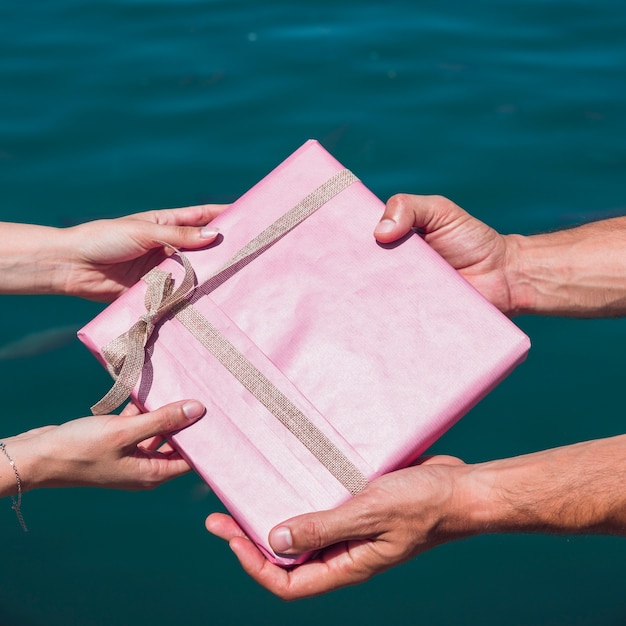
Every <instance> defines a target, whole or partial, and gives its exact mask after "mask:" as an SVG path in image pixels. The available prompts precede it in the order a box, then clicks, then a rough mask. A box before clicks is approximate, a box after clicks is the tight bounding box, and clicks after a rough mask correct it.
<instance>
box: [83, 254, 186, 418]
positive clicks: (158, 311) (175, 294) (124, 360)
mask: <svg viewBox="0 0 626 626" xmlns="http://www.w3.org/2000/svg"><path fill="white" fill-rule="evenodd" d="M159 243H163V242H159ZM163 245H165V246H168V247H170V248H172V246H170V245H169V244H166V243H163ZM173 249H174V250H175V251H176V252H177V253H178V256H179V258H180V260H181V261H182V264H183V267H184V269H185V274H184V276H183V280H182V281H181V283H180V285H179V286H178V287H177V288H176V290H174V281H173V279H172V275H171V274H170V273H169V272H164V271H163V270H160V269H159V268H158V267H155V268H153V269H151V270H150V271H149V272H148V273H147V274H146V275H145V276H143V278H142V280H143V281H144V282H145V283H146V284H147V285H148V288H147V290H146V295H145V298H144V302H145V305H146V312H145V313H144V314H143V315H142V316H141V317H140V318H139V319H138V320H137V321H136V322H135V323H134V324H133V325H132V326H131V327H130V328H129V329H128V330H127V331H126V332H125V333H123V334H121V335H120V336H119V337H116V338H115V339H113V340H112V341H111V342H109V343H108V344H107V345H106V346H105V347H104V348H103V350H102V354H103V356H104V358H105V359H106V361H107V367H108V370H109V373H110V374H111V376H113V378H114V379H115V382H114V384H113V386H112V387H111V389H109V391H108V392H107V394H106V395H105V396H104V397H103V398H102V399H101V400H100V401H99V402H96V404H94V405H93V406H92V407H91V412H92V413H93V414H94V415H106V414H107V413H111V412H112V411H114V410H115V409H117V407H119V406H120V405H121V404H122V403H123V402H124V401H125V400H126V399H127V398H128V397H129V396H130V394H131V391H132V390H133V388H134V387H135V385H136V384H137V381H138V380H139V376H140V375H141V371H142V369H143V366H144V362H145V358H146V356H145V355H146V352H145V347H146V344H147V343H148V340H149V339H150V336H151V335H152V333H153V331H154V329H155V327H156V325H157V324H158V322H159V320H161V319H162V318H163V317H164V316H165V315H167V314H168V313H170V311H172V309H173V308H174V307H175V306H177V305H178V304H180V303H181V302H183V300H184V299H185V296H187V295H188V294H189V293H190V292H191V291H192V290H193V289H194V288H195V273H194V271H193V267H192V266H191V263H190V262H189V260H188V259H187V257H186V256H185V255H184V254H182V253H181V252H180V251H178V250H176V248H173Z"/></svg>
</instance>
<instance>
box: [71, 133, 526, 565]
mask: <svg viewBox="0 0 626 626" xmlns="http://www.w3.org/2000/svg"><path fill="white" fill-rule="evenodd" d="M342 167H343V166H342V165H341V164H340V163H338V162H337V161H336V160H335V159H334V158H333V157H332V156H331V155H330V154H328V153H327V152H326V151H325V150H324V149H323V148H322V147H321V146H320V145H319V144H318V143H317V142H315V141H308V142H307V143H305V144H304V145H303V146H302V147H301V148H299V149H298V150H297V151H296V152H294V153H293V154H292V155H291V156H290V157H289V158H287V159H286V160H285V161H284V162H283V163H282V164H280V165H279V166H278V167H277V168H276V169H275V170H274V171H273V172H271V173H270V174H269V175H268V176H266V177H265V178H264V179H263V180H262V181H261V182H259V183H258V184H257V185H255V186H254V187H253V188H252V189H251V190H250V191H249V192H247V193H246V194H245V195H244V196H242V197H241V198H240V199H239V200H238V201H237V202H235V203H234V204H233V205H232V206H231V207H230V208H229V209H228V210H227V211H226V212H225V213H224V214H222V215H220V216H219V217H218V218H217V219H216V220H214V222H213V225H215V226H217V227H219V229H220V232H221V233H222V234H223V237H222V238H221V240H220V241H219V242H218V243H216V244H214V245H211V246H210V247H208V248H206V249H204V250H197V251H188V252H185V254H186V256H187V257H188V259H189V261H190V262H191V264H192V265H193V268H194V270H195V273H196V276H197V281H198V283H202V282H203V281H204V280H206V278H207V277H208V276H210V275H211V274H212V273H213V272H215V271H216V270H217V269H218V268H219V267H221V266H222V264H224V263H225V262H226V261H227V260H228V259H229V258H230V257H232V256H233V255H234V254H235V253H236V252H237V251H238V250H239V249H241V248H242V247H243V246H244V245H245V244H246V243H248V242H249V241H250V240H251V239H253V238H254V237H255V236H256V235H258V234H259V233H260V232H261V231H262V230H263V229H265V228H266V227H267V226H269V225H270V224H271V223H273V222H274V221H275V220H276V219H278V218H279V217H281V216H282V215H283V214H284V213H286V212H287V211H288V210H289V209H291V208H292V207H293V206H294V205H296V204H297V203H298V202H299V201H301V200H302V198H303V197H304V196H306V195H307V194H309V193H310V192H311V191H313V190H314V189H315V188H316V187H318V186H319V185H321V184H322V183H324V182H325V181H326V180H327V179H328V178H329V177H331V176H332V175H333V174H335V173H336V172H337V171H339V170H341V169H342ZM383 208H384V207H383V203H382V202H381V201H380V200H379V199H378V198H376V197H375V196H374V195H373V194H372V193H371V192H370V191H369V190H368V189H367V188H366V187H365V186H364V185H363V184H362V183H360V182H356V183H353V184H352V185H350V186H349V187H348V188H347V189H346V190H344V191H342V192H341V193H339V194H338V195H337V196H335V197H334V198H333V199H331V200H329V201H328V202H327V203H326V204H324V205H323V206H322V207H321V208H320V209H319V210H318V211H316V212H315V213H314V214H313V215H311V216H310V217H308V218H307V219H306V220H305V221H304V222H302V223H301V224H300V225H298V226H296V227H295V228H294V230H292V231H291V232H289V233H288V234H287V235H286V236H284V237H283V238H282V239H280V240H279V241H277V242H276V243H275V244H274V245H273V246H271V247H270V248H269V249H267V250H266V251H264V252H263V253H262V254H261V255H260V256H258V258H255V259H254V261H252V262H251V263H250V264H249V265H247V266H245V267H244V268H243V269H241V270H240V271H239V272H238V273H236V274H235V275H234V276H233V277H232V278H230V279H228V280H227V281H226V282H224V283H223V284H221V285H220V286H219V287H218V288H217V289H215V290H214V291H213V292H212V293H211V294H210V295H204V296H202V297H201V298H200V299H199V300H198V301H197V302H195V303H194V306H195V308H196V309H197V310H198V311H200V313H201V314H202V315H203V316H204V317H206V318H207V319H208V320H210V321H211V323H212V324H213V325H215V326H216V327H217V328H218V329H219V330H220V331H221V332H222V333H223V335H224V336H226V337H227V338H228V340H229V341H230V342H231V343H233V344H234V345H235V346H236V347H237V349H238V350H239V351H240V352H242V353H243V354H244V355H245V356H246V357H247V358H248V359H249V361H250V362H251V363H253V364H254V365H255V367H257V368H258V369H259V370H260V371H261V372H263V374H264V375H265V376H266V377H267V378H268V379H269V380H270V381H271V382H272V383H273V384H274V385H276V387H278V388H279V389H280V390H281V391H282V393H284V394H285V395H286V396H287V397H288V398H289V399H290V400H291V401H292V402H293V403H294V404H296V405H297V406H298V408H300V409H301V410H302V411H303V412H304V413H305V414H306V416H307V417H308V419H309V420H310V421H311V422H313V423H314V424H315V425H316V426H317V427H318V428H319V429H320V430H321V431H322V432H323V433H324V434H326V435H327V436H328V438H329V439H330V440H331V441H332V442H333V443H334V444H335V446H336V447H337V448H339V449H340V450H341V451H342V452H343V453H344V454H345V456H347V457H348V458H349V459H350V460H351V461H352V463H353V464H354V465H356V467H357V468H358V469H359V470H360V471H361V472H362V473H363V474H364V475H365V476H366V477H367V478H369V479H372V478H375V477H376V476H379V475H381V474H383V473H385V472H389V471H391V470H394V469H397V468H400V467H403V466H406V465H408V464H409V463H411V462H412V461H413V460H414V459H415V458H416V457H417V456H418V455H419V454H421V453H422V452H423V451H424V450H425V449H426V448H428V446H429V445H430V444H431V443H433V442H434V441H435V440H436V439H437V438H438V437H439V436H441V435H442V434H443V433H444V432H445V431H446V430H447V429H448V428H449V427H450V426H451V425H452V424H454V423H455V422H456V421H457V420H458V419H459V418H460V417H461V416H462V415H464V414H465V413H466V412H467V411H468V410H469V409H470V408H471V407H472V406H473V405H475V404H476V402H478V401H479V400H480V399H481V398H482V397H483V396H484V395H485V394H486V393H488V392H489V391H490V390H491V389H492V388H493V387H494V386H495V385H496V384H497V383H498V382H500V381H501V380H502V379H503V378H504V377H505V376H506V375H507V374H508V373H509V372H510V371H511V370H512V369H513V368H514V367H515V366H516V365H517V364H518V363H520V362H521V361H522V360H523V359H524V358H525V356H526V353H527V351H528V349H529V340H528V338H527V337H526V335H524V333H522V332H521V331H520V330H519V329H518V328H517V327H516V326H515V325H514V324H513V323H512V322H511V321H510V320H508V319H507V318H506V317H505V316H504V315H502V314H501V313H500V312H499V311H498V310H497V309H496V308H495V307H493V306H492V305H491V304H490V303H489V302H487V301H486V300H485V299H484V298H483V297H482V296H481V295H480V294H479V293H478V292H477V291H475V290H474V289H473V287H471V286H470V285H469V284H468V283H467V282H466V281H465V280H464V279H463V278H462V277H461V276H460V275H459V274H458V273H457V272H456V271H455V270H454V269H453V268H451V267H450V266H449V265H448V264H447V263H446V262H445V261H444V260H443V259H442V258H441V257H439V256H438V255H437V254H436V253H435V252H434V251H433V250H432V249H431V248H430V247H429V246H428V245H427V244H426V243H424V241H423V240H422V239H421V238H420V237H419V236H418V235H413V236H411V237H409V238H407V239H406V240H404V241H403V242H402V243H400V244H398V245H391V246H382V245H379V244H378V243H377V242H376V241H375V239H374V237H373V235H372V232H373V230H374V227H375V226H376V224H377V222H378V220H379V218H380V216H381V214H382V211H383ZM161 268H162V269H164V270H167V271H168V272H171V273H172V275H173V277H174V278H175V279H176V280H177V282H178V281H179V280H180V277H181V274H182V272H181V266H180V263H179V262H178V261H177V260H176V259H168V260H166V261H165V262H164V263H163V264H161ZM145 290H146V285H145V283H144V282H143V281H140V282H139V283H138V284H137V285H135V286H134V287H133V288H131V289H130V290H129V291H128V292H127V293H126V294H124V295H123V296H122V297H120V298H119V299H118V300H116V301H115V302H114V303H113V304H111V305H110V306H109V307H108V308H106V309H105V310H104V311H103V312H102V313H101V314H100V315H98V316H97V317H96V318H95V319H94V320H92V321H91V322H90V323H89V324H88V325H87V326H85V328H83V329H82V330H81V331H80V332H79V338H80V339H81V341H83V342H84V343H85V344H86V345H87V347H88V348H89V349H90V350H91V351H92V352H93V353H94V354H95V355H96V357H97V358H98V359H99V360H100V361H101V363H103V364H104V358H103V356H102V347H103V346H105V345H106V344H107V343H109V342H110V341H111V340H112V339H114V338H115V337H117V336H119V335H121V334H122V333H124V332H126V331H127V330H128V329H129V328H130V327H131V326H132V325H133V324H134V323H135V322H136V321H137V319H138V318H139V317H140V316H141V315H142V314H143V313H144V312H145V305H144V293H145ZM146 354H147V356H146V363H145V365H144V368H143V373H142V377H141V379H140V381H139V383H138V384H137V386H136V387H135V390H134V392H133V399H134V400H135V401H136V402H138V403H139V404H140V405H141V406H143V407H144V408H145V409H146V410H152V409H155V408H157V407H159V406H162V405H163V404H166V403H168V402H171V401H174V400H179V399H183V398H197V399H198V400H200V401H202V402H203V403H204V404H205V405H206V406H207V414H206V416H205V417H203V418H202V419H201V420H200V421H199V422H197V423H195V424H193V425H192V426H190V427H189V428H187V429H185V430H183V431H180V432H178V433H177V434H175V435H174V436H173V437H172V440H173V443H174V445H175V446H176V447H177V448H178V449H179V450H180V451H181V453H182V454H183V455H184V456H185V458H187V459H188V461H189V462H190V464H191V465H192V466H193V467H194V469H195V470H196V471H197V472H198V474H200V476H202V478H203V479H204V480H205V481H206V482H207V483H208V484H209V486H210V487H211V488H212V489H213V490H214V491H215V493H216V494H217V496H218V497H219V498H220V499H221V501H222V502H223V503H224V505H225V506H226V507H227V509H228V510H229V511H230V513H231V514H232V515H233V516H234V517H235V519H236V520H237V521H238V523H239V524H240V525H241V526H242V527H243V529H244V530H245V532H246V533H247V534H248V536H249V537H250V538H251V539H252V540H253V541H255V542H256V544H257V545H258V546H259V548H260V549H261V550H262V551H263V552H264V553H265V554H266V555H267V556H268V558H270V559H271V560H272V561H274V562H276V563H279V564H281V565H292V564H294V563H299V562H302V561H303V560H304V559H305V558H306V557H307V556H308V555H303V556H301V557H299V558H297V559H295V558H291V557H284V556H280V555H275V554H274V553H273V552H272V550H271V548H270V547H269V545H268V541H267V537H268V533H269V531H270V530H271V528H272V527H273V526H275V525H276V524H277V523H279V522H281V521H283V520H285V519H287V518H289V517H292V516H294V515H298V514H301V513H305V512H310V511H315V510H321V509H328V508H332V507H335V506H337V505H339V504H341V503H342V502H344V501H346V500H347V499H348V498H349V497H351V496H350V494H349V493H348V492H347V491H346V489H345V488H344V487H343V486H342V485H341V484H340V483H339V482H338V480H337V479H336V478H335V477H334V476H333V475H332V474H331V473H330V472H329V471H328V469H327V468H326V467H324V466H323V465H322V464H321V463H320V462H319V461H318V460H317V458H315V456H313V454H311V452H309V450H307V449H306V448H305V447H304V446H303V445H302V443H301V442H300V441H299V440H298V439H297V438H296V437H295V436H294V435H292V434H291V433H290V432H289V431H288V430H287V429H286V428H285V427H284V426H283V425H282V424H281V423H280V422H279V421H278V420H277V419H276V418H275V416H274V415H272V413H270V412H269V411H268V410H267V409H266V408H265V407H264V406H262V405H261V404H260V403H259V401H258V400H257V399H256V398H255V397H254V396H252V395H251V394H250V392H248V391H247V390H246V389H245V388H244V387H243V386H242V385H241V383H240V382H239V381H238V380H236V379H235V377H234V376H233V375H232V374H231V373H230V372H228V371H227V370H226V369H225V368H224V367H223V366H222V365H221V364H220V363H219V362H218V361H217V360H216V359H215V358H214V357H213V356H212V355H211V354H210V353H209V352H208V351H207V350H206V349H205V348H204V347H203V346H202V345H201V344H200V343H199V342H198V341H197V340H196V339H195V338H194V337H192V336H191V334H190V333H189V332H188V331H187V329H186V328H185V327H184V326H183V325H182V324H181V323H180V322H179V320H178V319H176V318H173V319H166V320H165V321H163V322H161V323H160V324H159V326H158V329H157V330H156V331H155V333H154V334H153V336H152V337H151V339H150V341H149V343H148V345H147V353H146Z"/></svg>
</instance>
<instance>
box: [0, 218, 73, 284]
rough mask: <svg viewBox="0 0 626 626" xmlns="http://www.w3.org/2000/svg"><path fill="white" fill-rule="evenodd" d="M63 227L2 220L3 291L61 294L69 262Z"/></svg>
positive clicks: (0, 278)
mask: <svg viewBox="0 0 626 626" xmlns="http://www.w3.org/2000/svg"><path fill="white" fill-rule="evenodd" d="M66 239H67V236H66V233H65V231H64V229H61V228H53V227H50V226H38V225H33V224H12V223H3V224H0V251H1V252H0V293H4V294H60V293H64V292H65V283H64V280H63V277H64V276H65V275H66V274H67V269H68V267H69V265H70V261H69V254H68V245H67V242H66Z"/></svg>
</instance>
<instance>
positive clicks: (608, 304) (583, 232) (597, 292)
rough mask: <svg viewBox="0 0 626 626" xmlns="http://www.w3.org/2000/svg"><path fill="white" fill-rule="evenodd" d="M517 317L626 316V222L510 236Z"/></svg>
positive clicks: (611, 221)
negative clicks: (526, 314)
mask: <svg viewBox="0 0 626 626" xmlns="http://www.w3.org/2000/svg"><path fill="white" fill-rule="evenodd" d="M507 246H508V248H509V249H510V251H511V254H510V255H509V258H510V263H509V269H508V272H507V276H508V282H509V287H510V290H511V293H512V294H513V295H512V300H513V303H514V311H513V313H514V314H518V315H519V314H525V313H530V314H541V315H563V316H569V317H612V316H621V315H626V217H617V218H613V219H609V220H603V221H600V222H593V223H590V224H586V225H584V226H580V227H577V228H572V229H570V230H563V231H559V232H556V233H548V234H544V235H533V236H528V237H522V236H517V235H511V236H509V237H507Z"/></svg>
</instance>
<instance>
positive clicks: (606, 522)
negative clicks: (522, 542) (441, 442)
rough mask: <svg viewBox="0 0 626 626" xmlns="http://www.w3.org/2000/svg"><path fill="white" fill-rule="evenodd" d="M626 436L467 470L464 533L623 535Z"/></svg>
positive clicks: (625, 526) (625, 530) (463, 485)
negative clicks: (468, 515)
mask: <svg viewBox="0 0 626 626" xmlns="http://www.w3.org/2000/svg"><path fill="white" fill-rule="evenodd" d="M625 484H626V435H620V436H617V437H611V438H608V439H599V440H595V441H588V442H584V443H579V444H574V445H570V446H565V447H562V448H555V449H552V450H546V451H542V452H537V453H533V454H528V455H524V456H519V457H515V458H510V459H504V460H499V461H491V462H488V463H482V464H478V465H474V466H467V467H466V472H465V474H464V477H463V478H462V480H461V481H460V485H461V493H464V494H466V495H465V498H464V499H465V500H466V502H465V504H464V506H466V507H467V509H468V510H469V511H471V519H472V522H471V529H472V532H470V533H468V534H474V533H476V534H482V533H491V532H548V533H550V532H553V533H571V534H581V533H582V534H584V533H604V534H617V535H626V490H625V489H624V485H625Z"/></svg>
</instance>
